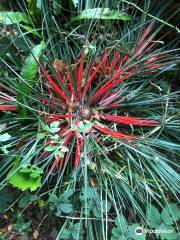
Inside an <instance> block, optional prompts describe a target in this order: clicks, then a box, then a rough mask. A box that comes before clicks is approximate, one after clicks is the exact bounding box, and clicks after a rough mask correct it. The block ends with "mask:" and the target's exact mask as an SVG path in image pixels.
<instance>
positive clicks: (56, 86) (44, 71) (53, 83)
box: [40, 66, 70, 103]
mask: <svg viewBox="0 0 180 240" xmlns="http://www.w3.org/2000/svg"><path fill="white" fill-rule="evenodd" d="M40 69H41V71H42V72H43V74H44V76H45V77H46V79H47V80H48V81H49V83H50V84H51V85H52V86H53V88H54V89H55V90H56V91H57V92H58V93H59V94H60V95H61V97H62V98H63V99H64V100H66V102H67V103H69V102H70V100H69V98H68V97H67V96H66V95H65V94H64V92H63V91H62V90H61V88H60V87H59V86H58V85H57V84H56V83H55V82H54V81H53V80H52V78H51V77H50V75H49V73H48V72H46V70H45V69H44V68H43V67H42V66H40Z"/></svg>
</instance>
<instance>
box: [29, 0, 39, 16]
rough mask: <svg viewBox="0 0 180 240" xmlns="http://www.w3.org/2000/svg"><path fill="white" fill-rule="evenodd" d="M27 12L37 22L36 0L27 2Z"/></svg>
mask: <svg viewBox="0 0 180 240" xmlns="http://www.w3.org/2000/svg"><path fill="white" fill-rule="evenodd" d="M28 2H29V3H28V10H29V13H30V14H31V16H32V17H33V19H35V20H37V18H38V10H39V9H38V8H37V0H29V1H28Z"/></svg>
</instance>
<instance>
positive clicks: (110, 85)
mask: <svg viewBox="0 0 180 240" xmlns="http://www.w3.org/2000/svg"><path fill="white" fill-rule="evenodd" d="M138 71H139V69H138V68H135V69H134V70H133V71H131V72H130V73H127V74H126V75H124V76H121V77H120V78H118V79H116V80H115V81H114V82H112V83H110V84H109V85H107V86H106V87H104V86H102V87H101V88H100V89H99V90H98V91H97V92H96V93H95V94H94V96H93V97H92V98H91V99H90V101H89V102H90V103H92V102H94V101H97V100H98V99H99V98H100V97H101V96H102V95H103V94H105V93H106V92H107V91H108V90H110V89H112V88H113V87H115V86H117V85H118V84H119V83H121V82H122V81H124V80H125V79H127V78H128V77H130V76H132V75H133V74H134V73H135V72H138Z"/></svg>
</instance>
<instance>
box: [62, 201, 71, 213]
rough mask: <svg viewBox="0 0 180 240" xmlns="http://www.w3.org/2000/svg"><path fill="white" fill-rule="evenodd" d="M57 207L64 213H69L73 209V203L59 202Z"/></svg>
mask: <svg viewBox="0 0 180 240" xmlns="http://www.w3.org/2000/svg"><path fill="white" fill-rule="evenodd" d="M59 208H60V209H61V211H62V212H64V213H70V212H72V211H73V205H72V204H71V203H61V204H60V206H59Z"/></svg>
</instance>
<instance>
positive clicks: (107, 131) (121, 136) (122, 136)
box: [93, 124, 143, 140]
mask: <svg viewBox="0 0 180 240" xmlns="http://www.w3.org/2000/svg"><path fill="white" fill-rule="evenodd" d="M93 127H94V128H95V129H97V130H99V131H100V132H102V133H104V134H107V135H111V136H112V137H114V138H119V139H125V140H129V139H138V140H142V139H143V138H138V137H135V136H130V135H128V134H125V133H121V132H115V131H112V130H110V129H108V128H106V127H104V126H103V127H102V126H100V125H97V124H94V125H93Z"/></svg>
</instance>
